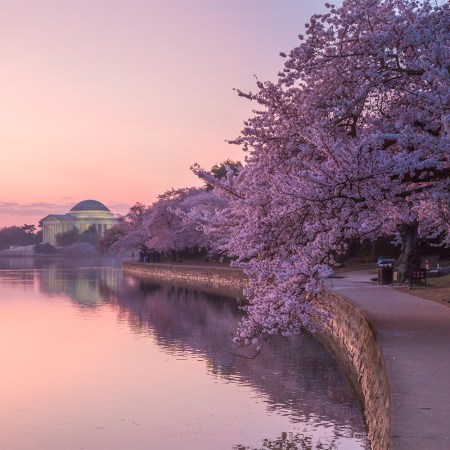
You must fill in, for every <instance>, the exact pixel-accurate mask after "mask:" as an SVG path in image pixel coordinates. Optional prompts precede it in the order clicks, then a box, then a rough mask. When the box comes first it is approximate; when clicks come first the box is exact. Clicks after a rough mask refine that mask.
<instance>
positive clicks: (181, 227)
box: [143, 188, 225, 253]
mask: <svg viewBox="0 0 450 450" xmlns="http://www.w3.org/2000/svg"><path fill="white" fill-rule="evenodd" d="M224 206H225V201H224V200H221V199H219V198H218V197H217V195H216V194H214V193H213V192H211V191H207V190H206V189H205V188H183V189H176V190H175V189H171V190H169V191H166V192H165V193H164V194H161V195H160V196H159V197H158V200H157V201H156V202H155V203H154V204H153V205H152V206H151V207H150V208H149V209H148V211H147V212H146V214H145V218H144V220H143V227H144V229H145V233H146V240H145V244H146V246H147V247H148V248H149V249H152V250H156V251H158V252H172V253H173V252H175V253H177V252H180V251H187V250H189V249H196V250H199V249H207V248H210V247H211V243H210V237H209V236H208V235H206V234H205V233H204V232H203V231H202V230H201V229H200V228H199V226H198V224H197V223H196V222H194V221H192V220H185V213H186V212H187V211H190V210H195V211H197V212H198V213H201V214H202V215H204V214H207V211H211V210H212V211H215V209H217V208H222V207H224Z"/></svg>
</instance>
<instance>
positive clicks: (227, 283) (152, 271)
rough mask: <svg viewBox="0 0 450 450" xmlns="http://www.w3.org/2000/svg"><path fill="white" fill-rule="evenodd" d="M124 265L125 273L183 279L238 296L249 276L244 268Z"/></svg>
mask: <svg viewBox="0 0 450 450" xmlns="http://www.w3.org/2000/svg"><path fill="white" fill-rule="evenodd" d="M122 267H123V270H124V272H125V273H129V274H133V275H138V276H140V277H146V278H151V279H152V280H161V281H167V280H170V281H172V282H175V283H177V282H178V283H179V282H180V281H182V282H183V284H186V285H187V286H192V287H201V288H202V289H206V290H208V291H215V292H217V293H222V294H225V293H228V294H229V295H232V296H235V297H238V298H243V295H242V291H243V289H244V287H245V286H246V284H247V277H246V276H245V274H244V273H243V272H242V270H240V269H231V268H229V267H212V266H190V265H187V264H186V265H185V264H183V265H181V264H180V265H171V264H158V263H134V262H124V263H123V265H122Z"/></svg>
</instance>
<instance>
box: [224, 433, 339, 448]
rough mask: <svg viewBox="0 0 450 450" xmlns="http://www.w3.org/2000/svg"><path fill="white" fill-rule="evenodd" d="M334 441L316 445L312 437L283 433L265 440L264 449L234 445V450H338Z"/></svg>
mask: <svg viewBox="0 0 450 450" xmlns="http://www.w3.org/2000/svg"><path fill="white" fill-rule="evenodd" d="M336 448H337V447H336V444H335V443H334V439H333V440H332V441H331V442H327V443H323V442H320V441H319V442H318V443H314V442H313V439H312V437H311V436H305V435H303V434H299V433H297V434H294V433H286V432H283V433H281V436H280V437H278V438H276V439H274V440H272V439H264V441H263V443H262V447H260V448H256V447H253V446H251V447H248V446H246V445H240V444H238V445H234V446H233V450H269V449H270V450H333V449H336Z"/></svg>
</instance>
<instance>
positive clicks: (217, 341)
mask: <svg viewBox="0 0 450 450" xmlns="http://www.w3.org/2000/svg"><path fill="white" fill-rule="evenodd" d="M80 262H81V261H80V260H77V261H74V260H73V259H72V260H60V261H52V260H50V259H48V260H45V261H35V262H34V263H33V264H32V267H28V268H26V269H25V270H24V268H23V267H22V268H21V267H20V264H18V263H17V261H16V262H15V263H14V264H12V263H9V264H10V266H11V265H14V269H12V270H5V269H3V270H0V287H1V288H4V287H6V288H7V289H9V290H11V289H15V288H16V287H17V286H20V287H21V289H28V290H33V292H38V293H40V294H41V295H43V296H45V297H46V298H48V297H54V298H56V299H58V298H60V297H61V298H66V299H70V302H69V303H70V304H71V305H73V306H75V307H76V308H83V310H84V311H88V312H89V314H90V313H91V312H92V313H95V311H97V310H98V311H105V308H107V309H106V311H108V314H109V312H111V313H112V314H113V315H114V316H115V320H116V322H117V323H118V324H120V325H121V326H122V327H125V328H126V329H128V330H130V331H131V332H132V335H133V336H134V339H135V340H134V343H133V342H131V343H130V344H129V345H130V347H129V348H128V347H127V349H126V350H125V346H124V347H123V349H124V350H123V351H126V355H128V354H129V355H130V356H129V357H128V356H124V355H125V354H124V355H122V359H123V358H125V357H126V358H127V361H128V364H133V359H132V357H131V355H133V354H134V353H136V354H137V351H138V350H136V349H137V348H138V349H140V348H141V347H140V346H142V345H144V347H143V350H144V351H145V352H150V351H151V350H150V349H149V339H150V340H151V341H152V342H155V344H156V345H157V346H158V348H159V349H160V350H161V353H162V354H161V355H159V356H155V355H154V353H151V354H150V353H149V358H150V359H149V361H143V362H141V363H142V364H144V365H145V364H150V365H151V367H152V368H149V367H147V366H145V367H144V368H142V369H135V370H136V371H138V370H141V371H145V372H146V373H147V371H149V372H148V375H147V379H146V378H143V379H141V378H137V379H136V378H134V379H133V381H131V380H128V383H129V382H131V383H134V384H136V389H144V390H145V391H144V392H143V393H142V394H143V395H144V394H145V392H146V391H147V390H148V389H149V387H148V386H147V384H146V381H147V380H149V379H153V378H152V377H154V380H153V381H154V382H159V378H163V379H164V380H165V379H166V378H170V379H172V378H174V379H175V378H176V377H179V379H178V380H177V381H174V382H175V383H178V384H179V385H180V386H176V388H175V387H174V388H171V389H172V390H173V391H175V392H179V394H178V395H179V396H181V395H182V394H181V391H179V389H180V387H182V386H181V385H183V386H184V381H185V380H186V379H189V377H192V376H193V375H189V374H188V373H180V374H174V373H173V369H171V372H169V373H166V374H164V375H161V374H160V373H159V370H160V369H161V367H162V368H164V366H165V365H167V364H168V363H167V358H168V357H171V358H173V359H174V360H175V361H184V362H185V363H189V361H201V362H202V364H203V365H204V367H205V368H206V371H207V373H208V377H209V378H210V379H212V380H213V383H212V385H211V386H209V388H208V389H212V388H213V386H217V389H218V388H219V386H224V385H229V386H231V387H233V386H237V387H239V392H241V390H242V388H241V387H246V389H247V388H249V392H251V393H252V394H251V396H252V398H249V399H248V400H246V401H245V402H244V403H245V405H247V403H246V402H250V401H251V402H253V403H255V404H256V407H257V408H259V406H258V405H260V404H264V408H265V411H266V414H273V415H271V416H270V417H271V418H270V422H271V423H276V422H277V420H275V418H276V417H283V418H287V422H286V423H289V424H291V425H290V428H291V427H293V428H292V430H293V431H294V432H293V433H282V434H281V435H280V432H281V431H284V430H285V429H280V428H278V431H277V432H276V433H274V434H273V435H272V437H269V438H268V439H265V440H264V441H262V436H261V437H258V438H257V439H253V443H252V442H250V444H251V443H252V445H253V446H249V442H246V441H245V440H244V439H242V440H238V439H235V440H234V443H235V445H234V447H233V448H234V449H235V450H257V449H258V450H259V449H274V450H275V449H280V450H281V449H283V450H285V449H301V450H310V449H311V450H312V449H316V448H322V449H327V450H331V449H334V448H339V445H343V444H342V443H343V442H345V447H341V448H345V449H347V448H348V449H350V448H355V449H361V448H366V447H367V440H366V433H365V431H364V423H363V420H362V415H361V412H360V410H359V408H358V405H357V404H356V402H355V399H354V396H353V393H352V391H351V389H350V387H349V385H348V383H347V381H346V380H345V379H343V377H342V375H341V373H340V372H339V370H338V367H337V366H336V364H335V363H334V361H333V360H332V359H331V358H330V356H329V354H328V353H327V352H326V351H325V350H324V348H323V347H322V346H321V345H320V344H318V343H317V342H316V341H314V340H313V339H312V338H311V337H309V336H301V337H296V338H291V339H287V338H282V337H274V338H273V339H271V340H270V341H269V342H268V343H267V345H266V346H265V348H264V350H263V352H262V353H261V354H260V355H259V356H258V357H257V358H256V359H253V360H249V359H245V358H242V357H240V356H238V355H237V354H236V352H235V349H233V347H232V344H231V342H232V341H231V335H232V333H233V331H234V330H235V329H236V325H237V323H238V321H239V319H240V317H241V310H240V309H239V305H238V302H237V301H236V300H235V299H233V298H230V297H227V296H224V295H221V294H217V293H214V292H213V291H211V292H200V291H196V290H194V289H192V288H187V287H185V286H183V285H180V284H174V283H160V282H152V281H148V280H143V279H139V278H135V277H130V276H126V277H123V276H122V272H121V270H120V262H119V263H117V262H113V263H108V264H109V266H107V267H106V266H104V265H102V264H104V261H98V260H88V261H86V260H84V261H83V267H77V264H78V265H79V264H80ZM2 263H3V266H5V265H6V264H5V261H2ZM27 264H30V263H29V262H28V263H27ZM86 307H89V308H86ZM64 314H66V313H64ZM92 317H93V318H94V319H93V320H97V321H98V320H99V318H100V316H99V317H98V318H97V316H92ZM66 320H68V319H66ZM102 320H104V319H102ZM97 323H98V327H100V322H97ZM61 326H62V327H64V324H61ZM77 326H79V325H77V324H75V325H73V326H72V329H76V327H77ZM90 327H91V328H93V326H91V325H90ZM104 327H106V328H107V329H108V330H109V331H108V332H111V329H112V328H111V327H112V326H111V324H109V322H108V323H107V322H105V325H104ZM106 328H105V329H106ZM93 333H95V328H93ZM83 335H85V336H87V335H86V332H84V334H83ZM92 336H94V335H92ZM99 336H101V334H99ZM96 339H97V341H98V339H99V338H98V337H97V338H96ZM103 339H104V340H105V343H106V342H107V341H110V340H115V342H116V344H115V345H116V347H115V350H114V351H116V349H120V348H121V347H120V345H121V344H120V342H121V340H120V339H122V340H123V339H124V337H123V336H122V337H121V338H120V339H119V338H118V337H114V338H112V337H111V336H109V335H108V336H107V335H104V336H103ZM49 342H50V341H49ZM71 342H72V343H73V345H78V343H76V341H71ZM90 342H94V341H92V338H91V340H90ZM127 345H128V344H127ZM80 346H81V344H80ZM136 346H137V347H136ZM82 348H83V347H80V350H79V351H78V353H77V354H79V355H82V357H83V358H84V361H86V360H87V358H88V356H86V355H84V356H83V351H84V352H85V353H86V350H82ZM117 351H119V350H117ZM139 351H140V350H139ZM151 355H153V356H151ZM103 357H104V356H102V358H103ZM51 358H52V356H49V360H51ZM95 358H98V356H96V357H95ZM152 358H153V360H152ZM155 358H156V360H158V361H159V366H152V364H155ZM89 361H90V362H91V364H92V361H94V359H92V361H91V360H89ZM108 361H109V360H108ZM71 364H73V365H74V367H76V366H77V365H78V364H79V363H78V362H77V361H76V360H74V361H71ZM83 364H85V363H83ZM111 364H112V363H111ZM117 364H119V365H120V366H118V367H117V368H115V369H113V368H111V369H110V370H112V371H115V372H113V373H120V371H122V370H125V369H124V367H123V364H122V361H118V362H117ZM189 364H190V363H189ZM85 367H86V366H85ZM89 367H91V369H90V370H94V368H93V366H89ZM184 367H187V366H184ZM77 370H79V369H78V368H77ZM126 370H133V369H132V366H130V367H129V368H128V367H126ZM161 370H162V369H161ZM196 370H198V369H196ZM98 371H99V372H101V371H100V370H98ZM80 374H82V372H80ZM78 376H82V375H78ZM197 376H198V375H197ZM0 381H1V377H0ZM104 381H105V380H104V377H102V381H100V380H99V382H104ZM164 383H165V381H164ZM192 383H194V382H192ZM193 385H194V384H192V386H193ZM162 386H164V389H166V386H165V385H162ZM167 388H168V389H170V387H169V386H167ZM117 389H118V387H117V386H115V391H117ZM123 389H124V390H125V391H124V392H126V391H127V389H128V391H129V390H130V389H131V388H130V386H129V385H128V387H127V386H124V387H123ZM184 389H185V388H184ZM197 389H198V388H197ZM214 389H216V388H214ZM221 389H222V388H221ZM206 391H207V389H205V392H206ZM208 392H210V396H211V395H212V392H213V391H208ZM116 394H117V392H116ZM193 394H194V393H193ZM117 395H118V394H117ZM136 395H138V394H137V393H136ZM145 395H147V394H145ZM148 395H150V394H148ZM151 395H152V396H153V395H157V392H156V393H152V394H151ZM202 395H203V394H201V393H200V392H199V391H195V395H194V397H193V398H192V399H191V400H190V401H191V402H194V401H198V398H201V397H202ZM124 396H125V397H130V398H131V397H132V394H131V393H130V392H128V394H124ZM233 398H234V397H233ZM194 399H195V400H194ZM130 401H132V400H130ZM134 401H135V402H136V401H139V400H136V399H135V400H134ZM164 401H165V402H168V403H167V405H165V408H167V411H166V412H167V414H169V416H168V417H170V421H171V423H172V421H174V420H175V419H174V414H175V415H177V414H180V415H182V416H183V417H184V418H185V420H186V416H189V414H193V412H192V411H193V409H192V408H193V406H192V404H191V405H187V406H185V407H179V406H176V407H175V408H180V411H176V410H174V408H173V407H169V405H170V404H171V402H172V399H168V398H167V397H165V400H164ZM218 401H220V402H223V407H221V409H224V410H228V409H232V406H233V405H227V401H228V399H227V398H221V399H220V400H218ZM158 404H159V405H160V403H158ZM206 404H207V402H206V401H205V407H206ZM130 406H133V408H135V407H136V405H135V404H130ZM161 406H162V405H161ZM146 407H147V406H146V405H141V406H140V408H142V410H143V411H144V410H145V408H146ZM236 407H238V405H236ZM246 407H247V406H246ZM249 407H250V406H249ZM183 408H186V411H189V412H186V413H184V414H182V413H181V410H183ZM196 408H200V409H201V408H202V405H201V404H199V405H197V406H196ZM161 409H162V411H161ZM163 413H164V408H161V407H160V409H159V412H158V414H159V415H164V414H163ZM249 414H252V415H254V416H255V417H256V416H257V413H256V412H255V411H253V410H249ZM210 415H211V414H210ZM144 417H145V414H144ZM188 418H189V417H188ZM110 420H116V419H110ZM130 420H131V419H130ZM133 420H134V419H133ZM142 420H143V419H142V418H141V419H140V420H137V422H138V423H141V421H142ZM161 420H162V419H161ZM223 420H225V421H226V420H230V419H229V418H228V419H227V418H226V416H225V418H224V419H223ZM250 422H251V420H249V423H250ZM267 423H269V422H267ZM267 423H266V424H265V427H267ZM256 425H257V424H256ZM175 426H176V425H175ZM193 426H194V425H189V427H191V428H192V427H193ZM195 426H197V425H195ZM198 426H200V425H198ZM202 426H203V425H202ZM218 426H219V427H220V428H223V424H222V423H220V421H219V423H218ZM239 426H240V427H242V426H243V425H239ZM283 426H284V425H283ZM260 427H263V425H260ZM320 427H321V428H320ZM319 428H320V431H318V435H316V436H314V437H311V434H313V433H308V432H309V431H311V430H313V431H314V430H319ZM263 429H266V428H263ZM299 430H300V431H303V433H298V431H299ZM305 430H306V431H307V432H304V431H305ZM324 430H325V431H324ZM270 432H272V430H270ZM153 433H154V431H152V435H153ZM178 433H179V434H180V433H181V435H183V431H179V432H178ZM195 433H196V432H194V434H195ZM324 433H325V435H326V436H325V438H324V437H323V434H324ZM175 434H177V433H175ZM321 434H322V437H321ZM263 436H264V434H263ZM273 436H278V437H273ZM167 439H168V438H166V439H165V440H164V441H163V444H161V442H160V443H159V444H154V445H156V446H153V447H152V446H150V447H146V446H145V445H143V446H142V447H132V446H131V447H126V446H125V447H124V448H133V449H134V448H155V449H156V448H158V449H162V448H167V449H169V448H174V449H176V448H186V449H190V448H196V449H210V448H215V449H222V448H223V449H225V448H231V446H228V447H223V446H220V445H217V443H213V444H212V445H209V444H206V443H205V444H204V445H203V446H200V445H199V444H198V442H197V443H196V444H195V446H194V447H192V446H191V447H190V446H189V445H187V446H186V445H183V446H180V444H179V443H178V444H177V443H175V444H171V445H172V446H171V445H169V444H168V441H167ZM182 439H186V436H184V437H182ZM261 442H262V444H260V443H261ZM320 442H321V443H320ZM192 445H194V444H192ZM255 445H256V446H258V447H255ZM320 445H322V446H321V447H320ZM10 448H11V447H10ZM17 448H19V447H17ZM24 448H25V447H24ZM74 448H75V447H74ZM86 448H90V447H86ZM92 448H96V447H95V446H94V447H92ZM98 448H103V447H98ZM108 448H119V447H115V446H111V447H108Z"/></svg>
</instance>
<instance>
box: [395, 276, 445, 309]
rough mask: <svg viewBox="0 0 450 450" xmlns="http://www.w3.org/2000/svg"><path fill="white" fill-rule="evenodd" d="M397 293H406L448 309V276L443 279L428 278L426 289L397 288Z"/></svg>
mask: <svg viewBox="0 0 450 450" xmlns="http://www.w3.org/2000/svg"><path fill="white" fill-rule="evenodd" d="M399 291H402V292H406V293H408V294H411V295H415V296H416V297H421V298H425V299H427V300H433V301H435V302H438V303H442V304H444V305H447V306H448V307H450V275H445V276H443V277H437V278H428V279H427V287H426V288H420V287H413V288H412V289H410V288H406V287H405V288H399Z"/></svg>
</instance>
